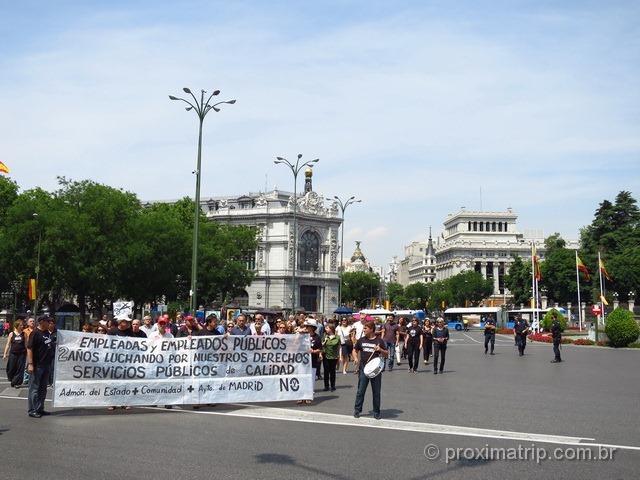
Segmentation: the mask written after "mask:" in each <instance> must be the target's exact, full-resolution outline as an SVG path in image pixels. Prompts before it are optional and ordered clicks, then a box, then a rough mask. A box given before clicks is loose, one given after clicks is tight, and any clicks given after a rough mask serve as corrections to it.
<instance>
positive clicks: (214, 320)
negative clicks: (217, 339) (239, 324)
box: [198, 314, 224, 336]
mask: <svg viewBox="0 0 640 480" xmlns="http://www.w3.org/2000/svg"><path fill="white" fill-rule="evenodd" d="M222 334H224V328H223V329H222V331H220V329H219V328H218V317H216V316H215V315H213V314H211V315H209V316H208V317H207V323H205V326H204V328H203V329H202V330H200V331H199V332H198V335H201V336H204V335H222Z"/></svg>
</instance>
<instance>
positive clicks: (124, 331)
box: [107, 314, 132, 337]
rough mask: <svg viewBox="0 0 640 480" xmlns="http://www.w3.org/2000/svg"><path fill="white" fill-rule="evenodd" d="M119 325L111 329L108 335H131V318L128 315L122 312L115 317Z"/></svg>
mask: <svg viewBox="0 0 640 480" xmlns="http://www.w3.org/2000/svg"><path fill="white" fill-rule="evenodd" d="M115 320H116V322H117V325H116V327H115V328H111V329H109V331H107V335H116V336H118V337H131V336H132V335H131V334H132V331H131V319H130V318H129V316H128V315H125V314H120V315H118V316H117V317H116V318H115Z"/></svg>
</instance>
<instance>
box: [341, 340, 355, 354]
mask: <svg viewBox="0 0 640 480" xmlns="http://www.w3.org/2000/svg"><path fill="white" fill-rule="evenodd" d="M340 351H341V352H342V356H343V357H348V356H350V355H351V352H353V345H351V344H350V343H345V344H343V345H340Z"/></svg>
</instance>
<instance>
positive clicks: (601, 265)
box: [598, 259, 611, 281]
mask: <svg viewBox="0 0 640 480" xmlns="http://www.w3.org/2000/svg"><path fill="white" fill-rule="evenodd" d="M598 263H599V264H600V265H599V266H600V271H601V272H602V274H603V275H604V278H606V279H607V280H609V281H611V276H610V275H609V272H607V269H606V267H605V266H604V262H603V261H602V259H599V260H598Z"/></svg>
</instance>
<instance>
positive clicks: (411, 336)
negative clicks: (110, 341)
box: [405, 317, 423, 373]
mask: <svg viewBox="0 0 640 480" xmlns="http://www.w3.org/2000/svg"><path fill="white" fill-rule="evenodd" d="M422 341H423V339H422V329H421V328H420V325H418V319H417V318H416V317H413V320H411V325H409V328H408V329H407V336H406V338H405V346H406V347H407V357H408V358H409V372H413V373H416V372H417V371H418V363H420V350H422Z"/></svg>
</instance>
